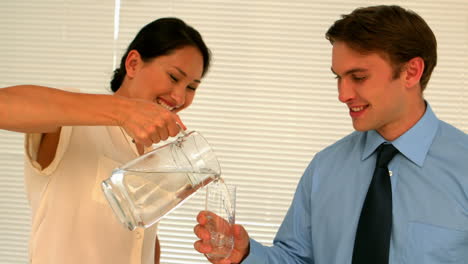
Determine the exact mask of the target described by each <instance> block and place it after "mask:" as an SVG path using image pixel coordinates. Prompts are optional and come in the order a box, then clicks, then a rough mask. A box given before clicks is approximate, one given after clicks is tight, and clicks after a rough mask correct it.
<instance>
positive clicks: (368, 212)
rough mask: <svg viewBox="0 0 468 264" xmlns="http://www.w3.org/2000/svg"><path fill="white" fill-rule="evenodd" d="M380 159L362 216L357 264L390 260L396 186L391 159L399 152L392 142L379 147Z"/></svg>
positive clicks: (382, 263)
mask: <svg viewBox="0 0 468 264" xmlns="http://www.w3.org/2000/svg"><path fill="white" fill-rule="evenodd" d="M377 153H378V154H377V163H376V166H375V170H374V175H373V176H372V181H371V184H370V186H369V190H368V191H367V196H366V199H365V201H364V205H363V207H362V211H361V217H360V218H359V224H358V228H357V231H356V239H355V241H354V251H353V264H367V263H369V264H386V263H388V254H389V250H390V235H391V233H392V186H391V183H390V175H389V173H388V167H387V165H388V163H389V162H390V161H391V160H392V159H393V157H394V156H395V155H396V154H397V153H398V150H397V149H396V148H395V147H394V146H393V145H391V144H382V145H380V146H379V147H378V149H377Z"/></svg>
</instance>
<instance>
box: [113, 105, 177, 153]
mask: <svg viewBox="0 0 468 264" xmlns="http://www.w3.org/2000/svg"><path fill="white" fill-rule="evenodd" d="M128 100H129V101H130V104H129V106H128V108H126V109H124V111H123V113H124V114H123V115H122V119H121V121H120V122H119V124H120V126H122V127H123V128H124V129H125V131H126V132H127V133H128V134H129V135H130V136H131V137H132V138H133V139H134V140H135V143H137V144H142V145H144V146H146V147H149V146H151V145H152V144H154V143H157V142H159V141H161V140H166V139H168V138H169V137H174V136H176V135H177V134H178V133H179V131H180V130H181V129H184V130H185V129H186V128H185V126H184V124H183V123H182V120H180V118H179V116H178V115H177V114H176V113H173V112H171V111H169V110H167V109H165V108H164V107H162V106H160V105H158V104H156V103H153V102H149V101H146V100H140V99H128Z"/></svg>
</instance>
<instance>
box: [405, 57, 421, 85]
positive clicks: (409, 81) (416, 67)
mask: <svg viewBox="0 0 468 264" xmlns="http://www.w3.org/2000/svg"><path fill="white" fill-rule="evenodd" d="M404 71H405V80H404V81H405V86H406V87H408V88H409V87H414V86H415V85H417V84H419V81H420V80H421V76H422V74H423V72H424V60H423V59H422V58H421V57H414V58H412V59H411V60H409V61H408V62H407V63H406V66H405V68H404Z"/></svg>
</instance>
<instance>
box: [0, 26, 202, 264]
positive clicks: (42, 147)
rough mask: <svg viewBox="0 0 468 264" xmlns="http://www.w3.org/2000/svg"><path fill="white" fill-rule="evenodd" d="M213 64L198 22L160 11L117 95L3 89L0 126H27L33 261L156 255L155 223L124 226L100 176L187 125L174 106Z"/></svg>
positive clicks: (182, 104) (120, 78)
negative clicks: (131, 228) (196, 26)
mask: <svg viewBox="0 0 468 264" xmlns="http://www.w3.org/2000/svg"><path fill="white" fill-rule="evenodd" d="M209 63H210V53H209V50H208V48H207V47H206V45H205V43H204V42H203V40H202V37H201V36H200V34H199V33H198V32H197V31H196V30H195V29H193V28H192V27H190V26H188V25H186V24H185V23H184V22H183V21H182V20H180V19H177V18H162V19H158V20H156V21H153V22H151V23H150V24H148V25H146V26H145V27H143V28H142V29H141V30H140V32H139V33H138V34H137V36H136V37H135V39H134V40H133V41H132V43H131V44H130V45H129V47H128V49H127V51H126V53H125V54H124V56H123V58H122V60H121V65H120V68H119V69H117V70H115V72H114V78H113V80H112V81H111V88H112V90H113V91H114V92H115V94H114V95H98V94H83V93H76V92H67V91H62V90H57V89H53V88H48V87H40V86H31V85H22V86H15V87H7V88H3V89H0V128H2V129H7V130H12V131H18V132H24V133H27V134H26V137H25V148H26V149H25V153H26V163H25V164H26V165H25V182H26V189H27V193H28V198H29V201H30V204H31V208H32V216H33V223H32V230H31V240H30V259H31V262H32V263H34V264H36V263H38V264H42V263H47V264H55V263H57V264H58V263H60V264H63V263H68V264H74V263H80V264H81V263H87V264H93V263H96V264H97V263H99V264H103V263H104V264H105V263H109V264H111V263H112V264H116V263H125V264H128V263H132V264H133V263H138V264H139V263H144V264H146V263H159V242H158V239H157V237H156V227H155V226H153V227H150V228H148V229H145V230H143V229H137V230H135V231H129V230H127V229H126V228H125V227H124V226H123V225H122V224H121V223H120V222H118V219H117V218H116V217H115V216H114V214H113V212H112V210H111V208H110V207H109V206H108V204H107V201H106V199H105V197H104V196H103V194H102V191H101V189H100V183H101V182H102V180H104V179H106V178H108V177H109V176H110V174H111V171H112V170H113V169H114V168H115V167H118V166H119V165H122V164H124V163H126V162H127V161H129V160H132V159H134V158H136V157H137V156H138V155H141V154H143V153H144V152H145V150H147V147H150V146H151V145H152V144H153V143H156V142H159V141H160V140H165V139H167V138H168V137H170V136H175V135H176V134H177V133H178V132H179V130H180V129H181V128H182V129H185V126H184V124H183V122H182V121H181V120H180V118H179V117H178V115H177V113H178V112H179V111H181V110H183V109H185V108H187V107H188V106H189V105H190V104H191V103H192V100H193V98H194V96H195V90H196V89H197V87H198V86H199V85H200V82H201V79H202V77H203V76H204V75H205V73H206V72H207V70H208V67H209Z"/></svg>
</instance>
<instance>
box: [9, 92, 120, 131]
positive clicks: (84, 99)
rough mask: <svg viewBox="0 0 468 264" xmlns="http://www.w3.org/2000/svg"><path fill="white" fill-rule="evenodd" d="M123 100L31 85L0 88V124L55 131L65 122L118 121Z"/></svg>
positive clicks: (112, 122) (114, 123)
mask: <svg viewBox="0 0 468 264" xmlns="http://www.w3.org/2000/svg"><path fill="white" fill-rule="evenodd" d="M126 103H127V102H125V100H122V99H121V98H118V97H116V96H112V95H98V94H84V93H74V92H67V91H63V90H58V89H54V88H48V87H43V86H35V85H19V86H12V87H6V88H2V89H0V128H1V129H6V130H12V131H17V132H38V133H40V132H42V133H49V132H56V131H57V130H58V129H59V128H60V127H61V126H67V125H118V120H119V118H118V117H119V109H123V108H125V106H124V105H125V104H126Z"/></svg>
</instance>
